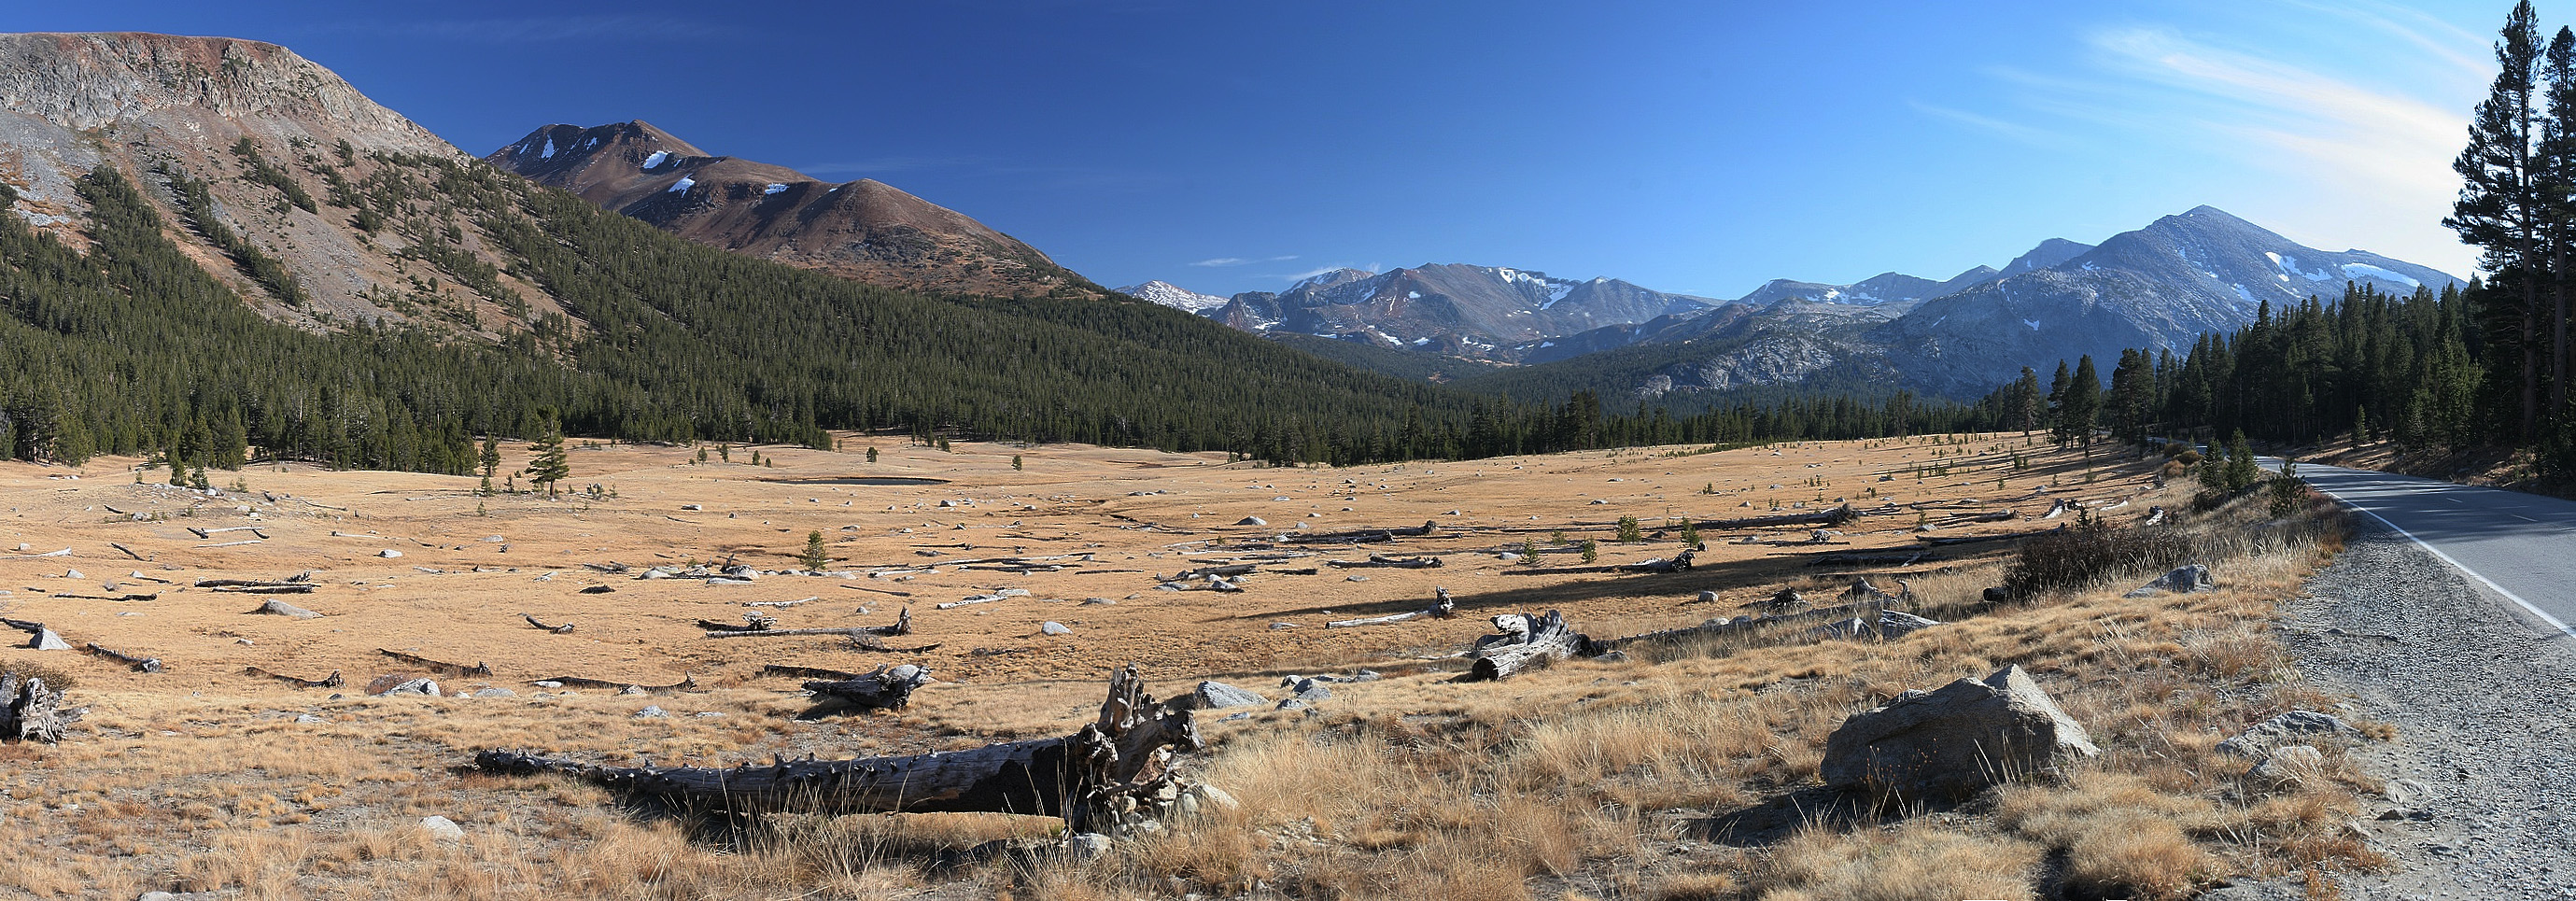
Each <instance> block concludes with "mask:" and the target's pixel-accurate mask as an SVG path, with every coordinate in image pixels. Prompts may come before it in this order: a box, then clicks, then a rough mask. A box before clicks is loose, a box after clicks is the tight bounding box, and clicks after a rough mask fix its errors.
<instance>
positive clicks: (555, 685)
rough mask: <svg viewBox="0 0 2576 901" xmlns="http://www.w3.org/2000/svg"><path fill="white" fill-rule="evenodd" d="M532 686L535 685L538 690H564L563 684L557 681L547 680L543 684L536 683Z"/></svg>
mask: <svg viewBox="0 0 2576 901" xmlns="http://www.w3.org/2000/svg"><path fill="white" fill-rule="evenodd" d="M531 684H534V685H535V686H536V687H538V688H562V687H563V683H561V682H557V681H555V680H553V679H548V680H545V681H543V682H536V683H531Z"/></svg>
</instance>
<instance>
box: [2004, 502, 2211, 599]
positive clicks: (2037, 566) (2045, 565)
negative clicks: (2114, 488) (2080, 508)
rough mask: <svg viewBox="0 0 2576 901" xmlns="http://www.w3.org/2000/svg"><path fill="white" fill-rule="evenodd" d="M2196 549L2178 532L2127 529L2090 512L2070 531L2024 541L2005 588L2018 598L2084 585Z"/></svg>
mask: <svg viewBox="0 0 2576 901" xmlns="http://www.w3.org/2000/svg"><path fill="white" fill-rule="evenodd" d="M2192 552H2193V548H2192V546H2191V542H2190V540H2189V539H2186V538H2184V537H2183V536H2181V535H2179V534H2177V533H2176V530H2173V529H2123V528H2120V527H2118V526H2114V525H2112V524H2111V523H2110V522H2108V521H2105V520H2101V519H2096V518H2094V517H2092V516H2090V515H2085V516H2083V517H2081V518H2079V519H2077V520H2076V522H2075V524H2074V525H2073V526H2070V527H2068V528H2067V529H2066V530H2064V531H2061V532H2052V533H2049V534H2045V535H2037V536H2033V537H2031V538H2028V539H2024V540H2023V541H2022V543H2021V552H2020V555H2019V556H2018V557H2015V558H2014V559H2013V563H2012V567H2011V568H2010V569H2007V570H2005V571H2004V585H2003V587H2004V591H2006V592H2008V593H2010V594H2012V595H2013V596H2014V597H2028V596H2031V595H2035V594H2039V593H2041V592H2047V591H2065V590H2069V589H2075V588H2082V587H2084V586H2087V585H2091V584H2093V583H2094V582H2096V581H2098V580H2100V579H2101V578H2103V577H2104V576H2109V575H2113V574H2117V573H2123V572H2132V571H2137V570H2150V569H2165V568H2169V567H2172V566H2175V565H2178V564H2180V563H2182V562H2183V561H2185V560H2188V559H2190V558H2191V556H2192Z"/></svg>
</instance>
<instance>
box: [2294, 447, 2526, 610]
mask: <svg viewBox="0 0 2576 901" xmlns="http://www.w3.org/2000/svg"><path fill="white" fill-rule="evenodd" d="M2264 465H2265V468H2267V469H2276V470H2277V469H2278V468H2279V466H2280V461H2278V460H2272V459H2266V460H2264ZM2297 474H2298V476H2299V478H2302V479H2306V480H2307V482H2308V484H2309V485H2310V486H2312V487H2314V488H2316V489H2317V490H2319V491H2322V492H2324V493H2326V494H2327V495H2329V496H2331V497H2334V498H2337V499H2339V500H2342V501H2343V502H2345V503H2347V504H2350V505H2352V506H2354V507H2357V508H2359V509H2360V510H2362V511H2363V512H2364V513H2367V514H2369V515H2371V516H2374V517H2377V518H2378V519H2379V521H2381V522H2383V523H2385V524H2387V525H2388V526H2390V527H2392V528H2394V529H2396V530H2397V532H2398V533H2399V534H2401V535H2402V536H2404V537H2406V538H2409V539H2412V540H2414V541H2415V542H2417V543H2419V544H2421V545H2423V546H2424V547H2425V548H2426V549H2428V550H2430V551H2432V552H2433V554H2434V555H2435V556H2437V557H2440V558H2442V560H2444V561H2445V562H2448V563H2450V564H2451V565H2452V566H2454V567H2457V568H2458V569H2459V570H2460V571H2461V574H2462V575H2465V576H2467V577H2468V578H2469V579H2470V580H2471V581H2473V582H2478V583H2482V584H2483V585H2485V587H2487V588H2488V589H2489V590H2492V591H2494V592H2495V593H2496V594H2498V595H2501V596H2503V598H2504V599H2505V600H2507V601H2510V602H2512V603H2515V604H2518V605H2520V606H2521V608H2522V609H2523V610H2524V611H2527V612H2528V613H2530V614H2531V615H2533V616H2535V617H2537V618H2538V619H2539V620H2541V621H2542V622H2544V623H2547V624H2548V625H2549V626H2550V627H2552V628H2555V629H2557V630H2559V631H2561V632H2565V633H2567V634H2569V635H2576V625H2571V624H2576V501H2563V500H2559V499H2557V498H2551V497H2541V496H2539V495H2533V494H2521V493H2518V492H2512V491H2504V490H2500V489H2495V488H2479V487H2475V486H2470V485H2455V484H2452V483H2449V482H2437V481H2434V480H2432V479H2421V478H2416V477H2414V476H2401V475H2392V474H2389V473H2384V472H2373V471H2370V470H2366V469H2345V468H2342V467H2339V466H2322V465H2317V464H2311V463H2301V464H2299V465H2298V468H2297Z"/></svg>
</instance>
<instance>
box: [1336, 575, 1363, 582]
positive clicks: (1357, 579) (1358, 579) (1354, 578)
mask: <svg viewBox="0 0 2576 901" xmlns="http://www.w3.org/2000/svg"><path fill="white" fill-rule="evenodd" d="M1342 581H1344V582H1366V581H1368V577H1367V576H1352V577H1350V578H1347V579H1343V580H1342Z"/></svg>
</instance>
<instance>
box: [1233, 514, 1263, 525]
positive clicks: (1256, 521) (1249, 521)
mask: <svg viewBox="0 0 2576 901" xmlns="http://www.w3.org/2000/svg"><path fill="white" fill-rule="evenodd" d="M1234 524H1235V525H1238V526H1266V525H1269V524H1270V521H1269V520H1267V519H1263V518H1261V517H1258V516H1246V517H1244V518H1242V519H1238V520H1235V521H1234Z"/></svg>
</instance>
